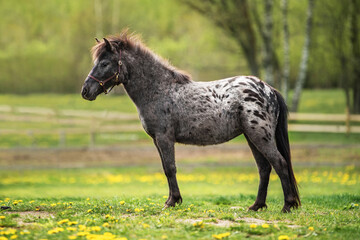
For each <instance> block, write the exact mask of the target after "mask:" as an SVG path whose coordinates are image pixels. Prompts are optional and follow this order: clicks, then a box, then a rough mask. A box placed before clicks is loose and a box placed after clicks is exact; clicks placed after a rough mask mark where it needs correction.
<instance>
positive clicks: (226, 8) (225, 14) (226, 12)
mask: <svg viewBox="0 0 360 240" xmlns="http://www.w3.org/2000/svg"><path fill="white" fill-rule="evenodd" d="M179 1H181V2H184V3H185V4H187V5H188V6H189V7H190V8H192V9H194V10H196V11H198V12H199V13H200V14H202V15H204V16H206V17H208V18H209V19H210V20H211V21H213V22H214V23H215V24H216V25H217V26H219V27H220V28H221V29H223V30H224V31H225V32H226V33H227V34H228V35H229V36H230V37H232V38H234V39H235V40H236V41H237V42H238V44H239V46H240V47H241V49H242V51H243V53H244V55H245V58H246V61H247V64H248V66H249V69H250V71H251V74H253V75H256V76H258V75H259V64H258V60H257V51H256V49H257V46H256V34H255V31H254V28H253V24H252V21H251V15H250V9H249V5H248V2H247V0H202V1H194V0H179Z"/></svg>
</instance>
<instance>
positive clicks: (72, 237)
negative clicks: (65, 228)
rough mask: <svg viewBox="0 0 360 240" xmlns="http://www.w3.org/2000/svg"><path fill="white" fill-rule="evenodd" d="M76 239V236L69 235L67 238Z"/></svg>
mask: <svg viewBox="0 0 360 240" xmlns="http://www.w3.org/2000/svg"><path fill="white" fill-rule="evenodd" d="M76 238H77V236H76V235H71V236H68V239H71V240H73V239H76Z"/></svg>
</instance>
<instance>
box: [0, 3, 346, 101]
mask: <svg viewBox="0 0 360 240" xmlns="http://www.w3.org/2000/svg"><path fill="white" fill-rule="evenodd" d="M99 2H101V9H102V18H101V19H100V18H97V17H96V16H95V10H94V8H95V6H94V1H88V0H77V1H70V0H54V1H45V2H44V1H41V0H30V1H29V0H19V1H5V0H2V1H0V14H1V16H2V21H1V22H0V32H1V36H0V43H1V45H2V48H1V49H0V72H1V75H0V82H1V88H0V93H21V94H24V93H36V92H56V93H70V92H78V91H79V89H80V86H81V84H82V82H83V80H84V78H85V77H86V75H87V73H88V72H89V70H90V68H91V65H92V64H91V59H90V54H89V49H90V47H91V46H92V45H93V44H94V40H93V39H94V37H95V35H96V33H97V32H102V33H103V34H104V35H108V34H115V33H118V32H120V30H121V29H122V28H124V27H130V30H131V31H135V32H137V33H140V34H142V35H143V38H144V40H145V42H146V43H147V44H148V45H149V47H150V48H152V49H154V51H155V52H157V53H159V54H160V55H162V56H163V57H165V58H168V59H169V60H170V61H171V62H172V63H173V64H174V65H176V66H178V67H179V68H181V69H184V70H187V71H189V72H190V73H192V74H193V76H194V78H195V79H196V80H215V79H219V78H224V77H228V76H233V75H244V74H249V72H250V71H249V70H248V69H247V66H246V62H245V60H244V57H243V54H242V53H241V51H240V48H239V46H238V45H237V43H236V40H235V39H232V38H231V37H229V36H227V35H226V34H225V33H224V31H223V30H222V29H220V28H219V27H217V26H215V25H214V24H213V23H212V22H210V21H209V20H208V19H206V18H204V17H203V16H201V15H199V14H198V13H196V12H194V11H193V10H192V9H189V8H188V7H187V6H185V5H184V4H182V3H181V1H178V0H170V1H169V0H155V1H154V0H133V1H125V0H109V1H99ZM304 3H305V1H304V0H302V1H298V0H291V1H290V3H289V25H290V47H291V51H290V54H291V61H290V62H291V67H292V68H291V78H292V80H294V79H295V78H296V75H297V68H298V62H299V60H300V54H301V47H302V41H303V32H304V21H305V9H306V4H304ZM250 4H251V7H252V8H256V9H257V10H258V11H259V13H260V16H262V15H261V14H262V7H263V2H262V1H259V0H257V1H251V3H250ZM341 5H342V3H340V2H338V1H334V0H332V1H328V2H326V7H320V6H319V7H317V8H315V19H316V26H315V27H314V34H313V36H312V38H313V45H312V52H311V56H310V62H311V64H310V69H309V75H308V87H313V86H317V87H330V86H332V87H333V86H339V82H340V80H339V79H341V76H342V71H343V69H342V67H341V66H340V64H339V61H338V55H337V52H336V49H334V47H333V45H334V43H333V42H335V43H336V44H337V46H342V47H343V49H344V50H343V52H344V54H345V57H346V56H347V54H348V53H349V46H348V45H349V44H348V43H347V42H346V41H343V40H344V39H340V38H337V37H338V36H339V37H340V36H342V35H340V34H336V33H335V34H334V32H333V30H332V29H334V28H333V23H341V22H343V21H345V20H344V18H341V17H342V16H343V14H342V13H343V12H342V11H340V10H337V9H340V8H339V6H341ZM345 11H346V9H345ZM280 20H281V13H280V2H279V1H275V5H274V21H275V22H274V36H275V37H274V43H275V46H276V52H277V53H278V55H279V56H281V52H282V42H281V41H282V40H281V38H280V37H278V36H280V35H281V27H280V24H279V23H280ZM340 20H341V21H340ZM340 25H341V24H340ZM336 29H341V26H340V27H338V28H336ZM345 34H347V33H345ZM96 37H98V38H101V37H104V36H96ZM259 39H260V38H259ZM329 39H330V40H334V41H329ZM259 42H260V41H259ZM342 43H344V44H342ZM257 51H258V55H259V56H260V55H261V47H260V46H259V47H258V48H257ZM280 62H281V57H280Z"/></svg>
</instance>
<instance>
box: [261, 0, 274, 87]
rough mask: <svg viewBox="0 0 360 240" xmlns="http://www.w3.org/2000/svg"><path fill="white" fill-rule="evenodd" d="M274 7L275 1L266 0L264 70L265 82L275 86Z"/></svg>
mask: <svg viewBox="0 0 360 240" xmlns="http://www.w3.org/2000/svg"><path fill="white" fill-rule="evenodd" d="M272 7H273V0H265V28H264V62H263V64H264V69H265V81H266V82H267V83H268V84H270V85H272V86H274V69H273V59H272V53H273V51H272V47H273V44H272V27H273V19H272Z"/></svg>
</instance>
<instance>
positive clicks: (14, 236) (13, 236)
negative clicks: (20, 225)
mask: <svg viewBox="0 0 360 240" xmlns="http://www.w3.org/2000/svg"><path fill="white" fill-rule="evenodd" d="M17 237H18V235H12V236H11V237H10V239H17Z"/></svg>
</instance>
